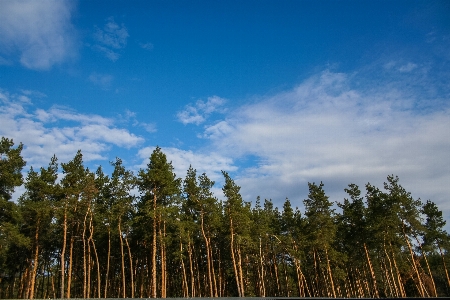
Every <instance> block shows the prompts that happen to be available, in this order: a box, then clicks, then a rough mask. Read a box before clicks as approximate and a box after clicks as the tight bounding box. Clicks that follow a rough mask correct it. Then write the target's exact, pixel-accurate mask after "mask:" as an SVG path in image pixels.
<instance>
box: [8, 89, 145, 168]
mask: <svg viewBox="0 0 450 300" xmlns="http://www.w3.org/2000/svg"><path fill="white" fill-rule="evenodd" d="M25 92H27V91H25ZM33 93H34V94H36V93H37V92H33ZM0 119H1V120H2V126H1V127H0V135H2V136H6V137H9V138H13V139H14V141H15V142H16V143H19V142H23V143H24V145H25V148H24V150H23V155H24V158H25V160H26V161H27V163H28V165H32V166H37V167H41V166H43V165H46V164H47V163H48V160H49V159H50V157H51V156H52V155H53V154H56V156H57V157H58V158H59V159H60V160H62V161H68V160H70V159H72V158H73V155H74V154H75V153H76V151H77V150H78V149H81V150H82V151H83V154H84V160H85V161H92V160H108V159H109V157H108V151H109V150H110V149H111V147H113V146H115V147H120V148H126V149H129V148H131V147H136V146H138V145H140V144H141V143H142V142H143V141H144V139H143V138H142V137H139V136H136V135H135V134H133V133H130V132H129V131H128V130H127V129H123V128H117V127H116V126H115V125H114V120H112V119H108V118H104V117H101V116H98V115H86V114H81V113H77V112H75V111H73V110H70V109H68V108H64V107H52V108H50V109H48V110H44V109H36V110H34V111H33V105H32V103H31V101H29V100H28V101H24V95H23V94H22V93H20V94H10V93H8V92H7V91H3V90H0ZM69 124H70V125H69Z"/></svg>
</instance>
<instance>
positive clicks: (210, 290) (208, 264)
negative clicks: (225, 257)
mask: <svg viewBox="0 0 450 300" xmlns="http://www.w3.org/2000/svg"><path fill="white" fill-rule="evenodd" d="M200 217H201V229H202V235H203V239H204V240H205V246H206V260H207V266H208V282H209V296H210V297H214V291H213V276H214V274H212V266H211V257H210V251H211V250H210V246H209V241H208V238H207V237H206V233H205V226H204V220H203V210H202V211H201V214H200Z"/></svg>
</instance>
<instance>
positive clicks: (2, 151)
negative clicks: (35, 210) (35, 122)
mask: <svg viewBox="0 0 450 300" xmlns="http://www.w3.org/2000/svg"><path fill="white" fill-rule="evenodd" d="M22 149H23V145H22V144H19V146H17V147H16V148H14V142H13V140H12V139H8V138H5V137H2V139H1V141H0V270H1V271H0V273H3V274H5V275H6V274H8V275H9V276H8V278H10V279H11V280H12V281H14V279H15V274H16V272H19V271H20V269H19V268H20V266H19V265H18V262H20V261H21V258H20V257H18V256H17V254H18V253H19V252H20V251H17V250H16V249H18V248H28V247H29V246H30V240H29V238H27V237H25V236H24V235H23V234H22V233H21V232H20V228H21V226H22V224H23V218H22V215H21V211H20V210H19V207H18V206H17V205H16V203H14V202H13V201H10V200H11V199H12V193H13V192H14V189H15V188H16V187H18V186H20V185H22V183H23V178H22V173H21V171H22V168H23V167H24V166H25V164H26V163H25V161H24V160H23V158H22V156H21V152H22ZM11 284H14V282H11ZM13 293H14V291H12V290H11V293H10V294H9V295H8V296H7V297H10V298H16V297H17V295H13ZM20 296H21V295H19V297H20Z"/></svg>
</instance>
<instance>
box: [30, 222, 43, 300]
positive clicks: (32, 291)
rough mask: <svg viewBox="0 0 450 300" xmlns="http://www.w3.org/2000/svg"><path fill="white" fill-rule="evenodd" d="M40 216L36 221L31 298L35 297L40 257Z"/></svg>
mask: <svg viewBox="0 0 450 300" xmlns="http://www.w3.org/2000/svg"><path fill="white" fill-rule="evenodd" d="M40 221H41V220H40V218H38V219H37V221H36V232H35V234H34V240H35V248H34V264H33V270H32V271H31V280H30V281H31V282H30V293H29V299H33V298H34V286H35V282H36V272H37V268H38V259H39V225H40Z"/></svg>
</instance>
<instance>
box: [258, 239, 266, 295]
mask: <svg viewBox="0 0 450 300" xmlns="http://www.w3.org/2000/svg"><path fill="white" fill-rule="evenodd" d="M259 264H260V268H261V269H260V270H261V271H260V297H266V286H265V282H264V260H263V255H262V241H261V238H259Z"/></svg>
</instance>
